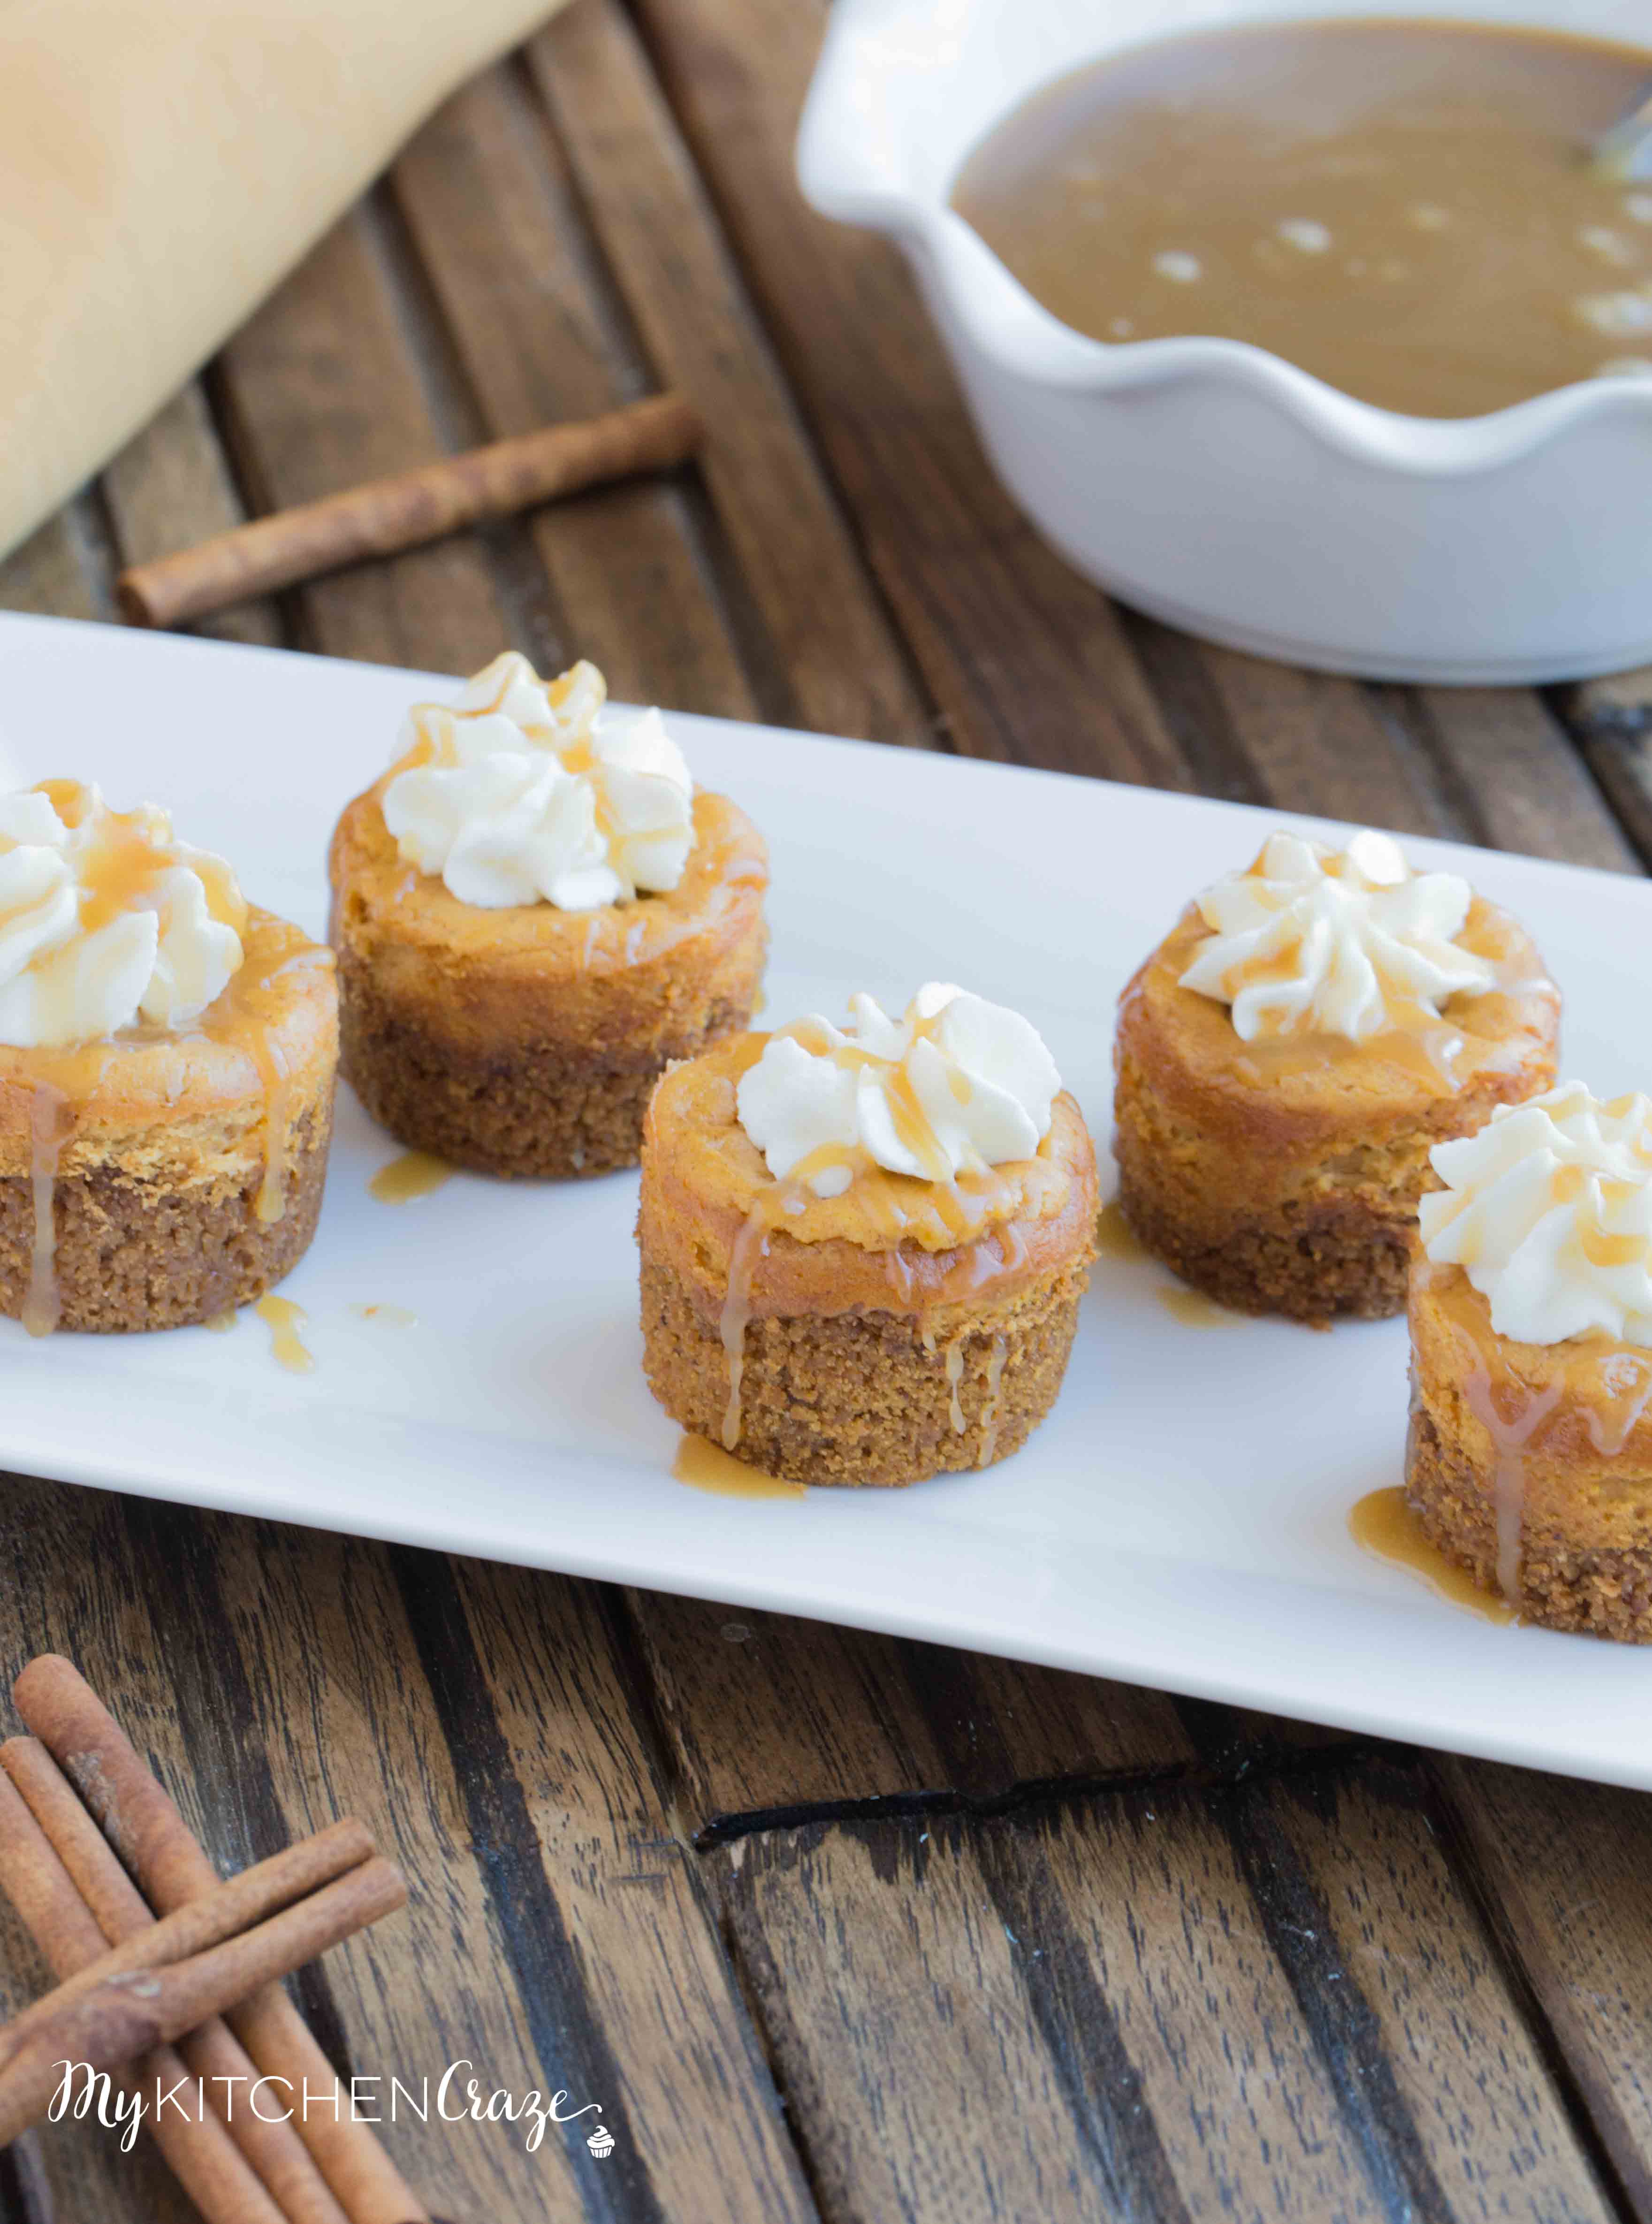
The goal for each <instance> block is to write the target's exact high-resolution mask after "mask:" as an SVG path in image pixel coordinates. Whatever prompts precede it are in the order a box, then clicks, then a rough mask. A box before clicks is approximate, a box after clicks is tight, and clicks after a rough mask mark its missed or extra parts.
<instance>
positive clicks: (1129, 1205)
mask: <svg viewBox="0 0 1652 2224" xmlns="http://www.w3.org/2000/svg"><path fill="white" fill-rule="evenodd" d="M1115 1148H1116V1150H1117V1153H1118V1158H1119V1208H1120V1210H1122V1212H1123V1213H1124V1216H1125V1218H1126V1220H1127V1221H1128V1222H1129V1223H1130V1226H1131V1228H1132V1230H1133V1231H1134V1233H1135V1234H1136V1235H1137V1237H1138V1239H1139V1241H1140V1242H1142V1243H1143V1244H1144V1246H1145V1247H1146V1248H1147V1249H1148V1250H1149V1251H1151V1252H1152V1253H1153V1254H1154V1256H1155V1257H1156V1258H1159V1259H1162V1260H1163V1261H1164V1263H1165V1265H1166V1266H1167V1267H1170V1268H1171V1269H1172V1270H1173V1272H1175V1273H1177V1274H1179V1275H1180V1276H1181V1277H1182V1280H1183V1281H1184V1282H1188V1283H1190V1284H1191V1285H1192V1286H1193V1287H1194V1288H1195V1290H1202V1291H1203V1292H1204V1293H1205V1295H1206V1296H1207V1297H1210V1298H1214V1299H1215V1300H1216V1302H1217V1304H1218V1305H1226V1306H1228V1307H1230V1308H1231V1309H1232V1310H1233V1311H1235V1312H1243V1313H1281V1314H1283V1316H1284V1317H1286V1319H1288V1320H1296V1321H1302V1322H1303V1323H1305V1324H1306V1325H1307V1326H1308V1327H1309V1328H1320V1329H1323V1328H1329V1326H1330V1325H1331V1322H1332V1319H1333V1318H1334V1317H1336V1316H1338V1315H1341V1316H1343V1317H1349V1318H1353V1319H1359V1320H1386V1319H1388V1318H1390V1317H1391V1316H1392V1315H1393V1314H1395V1313H1400V1312H1403V1311H1404V1310H1405V1286H1406V1279H1407V1277H1408V1275H1409V1273H1410V1266H1411V1249H1412V1238H1413V1231H1414V1230H1415V1228H1416V1203H1415V1201H1414V1200H1413V1201H1411V1202H1410V1203H1409V1210H1400V1211H1384V1210H1381V1209H1379V1208H1378V1205H1377V1204H1375V1203H1374V1202H1372V1201H1371V1200H1368V1199H1366V1198H1365V1197H1359V1196H1357V1195H1356V1196H1335V1195H1332V1196H1329V1197H1320V1198H1302V1199H1292V1200H1290V1201H1289V1203H1286V1204H1279V1205H1277V1206H1275V1207H1274V1209H1273V1210H1272V1211H1271V1212H1268V1213H1258V1214H1257V1215H1254V1216H1251V1217H1249V1218H1246V1219H1240V1220H1229V1221H1226V1222H1225V1223H1223V1224H1222V1225H1220V1227H1218V1228H1215V1229H1210V1228H1207V1226H1204V1225H1201V1222H1200V1221H1199V1219H1198V1218H1197V1217H1196V1216H1194V1215H1191V1214H1188V1215H1185V1216H1183V1215H1181V1214H1178V1212H1177V1210H1176V1206H1175V1204H1174V1202H1173V1201H1171V1200H1169V1199H1167V1197H1166V1196H1165V1195H1164V1192H1163V1190H1162V1188H1160V1187H1159V1186H1158V1185H1157V1184H1156V1182H1155V1179H1154V1166H1153V1161H1152V1159H1151V1156H1148V1155H1146V1154H1144V1153H1142V1152H1141V1151H1139V1150H1138V1147H1136V1145H1135V1142H1134V1140H1133V1139H1130V1140H1126V1136H1125V1134H1124V1132H1123V1130H1122V1128H1121V1130H1120V1133H1119V1141H1118V1143H1117V1145H1116V1146H1115Z"/></svg>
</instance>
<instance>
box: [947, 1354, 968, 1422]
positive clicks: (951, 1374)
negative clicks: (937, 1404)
mask: <svg viewBox="0 0 1652 2224" xmlns="http://www.w3.org/2000/svg"><path fill="white" fill-rule="evenodd" d="M963 1371H964V1354H963V1338H962V1336H957V1337H955V1339H954V1340H953V1342H952V1343H949V1345H948V1346H947V1391H948V1394H949V1401H950V1402H949V1418H950V1420H951V1422H952V1433H953V1435H954V1436H955V1437H961V1436H962V1434H963V1432H964V1430H965V1429H966V1427H967V1426H968V1423H967V1422H966V1421H965V1419H964V1409H963V1406H962V1402H961V1400H960V1399H959V1396H958V1385H959V1384H960V1383H961V1382H962V1381H963Z"/></svg>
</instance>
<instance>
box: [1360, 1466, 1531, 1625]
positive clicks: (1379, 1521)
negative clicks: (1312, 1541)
mask: <svg viewBox="0 0 1652 2224" xmlns="http://www.w3.org/2000/svg"><path fill="white" fill-rule="evenodd" d="M1348 1534H1349V1535H1350V1536H1351V1537H1352V1538H1353V1541H1354V1543H1355V1544H1356V1545H1359V1548H1360V1550H1361V1551H1365V1552H1370V1553H1371V1554H1373V1555H1374V1556H1375V1557H1376V1558H1378V1559H1379V1560H1386V1561H1387V1562H1388V1563H1389V1564H1390V1566H1392V1567H1396V1568H1404V1569H1406V1570H1409V1573H1410V1574H1412V1575H1414V1576H1421V1577H1422V1580H1423V1582H1424V1583H1427V1584H1428V1588H1429V1589H1430V1590H1432V1591H1434V1592H1436V1593H1437V1594H1438V1595H1439V1596H1440V1597H1441V1598H1442V1599H1445V1600H1447V1602H1449V1603H1450V1604H1451V1605H1453V1606H1461V1607H1466V1608H1468V1610H1469V1612H1470V1613H1471V1614H1479V1616H1480V1617H1481V1619H1482V1620H1483V1621H1498V1622H1511V1621H1513V1620H1514V1618H1515V1613H1514V1608H1512V1607H1511V1606H1510V1604H1509V1602H1508V1601H1507V1599H1501V1598H1494V1597H1493V1596H1492V1595H1491V1592H1490V1591H1483V1590H1481V1589H1480V1588H1479V1584H1478V1583H1476V1582H1475V1581H1474V1578H1473V1577H1472V1576H1471V1575H1470V1574H1469V1572H1468V1570H1467V1569H1466V1568H1460V1567H1459V1566H1458V1565H1457V1563H1456V1562H1455V1561H1454V1560H1452V1559H1448V1558H1447V1557H1446V1555H1445V1553H1443V1552H1442V1551H1441V1550H1440V1548H1439V1546H1438V1545H1431V1544H1430V1543H1429V1541H1428V1538H1426V1537H1425V1536H1424V1535H1423V1533H1422V1523H1421V1522H1420V1521H1419V1520H1417V1518H1416V1514H1415V1513H1412V1511H1411V1509H1410V1507H1409V1506H1408V1505H1407V1504H1406V1502H1405V1493H1404V1491H1403V1490H1402V1489H1400V1488H1397V1486H1396V1487H1391V1488H1389V1489H1386V1490H1372V1491H1369V1492H1367V1493H1366V1494H1365V1497H1364V1498H1362V1499H1361V1500H1360V1501H1359V1503H1358V1505H1356V1506H1355V1507H1354V1509H1353V1511H1352V1513H1350V1514H1349V1516H1348Z"/></svg>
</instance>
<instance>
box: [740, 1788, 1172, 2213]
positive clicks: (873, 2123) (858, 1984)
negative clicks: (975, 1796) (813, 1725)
mask: <svg viewBox="0 0 1652 2224" xmlns="http://www.w3.org/2000/svg"><path fill="white" fill-rule="evenodd" d="M712 1861H713V1863H714V1866H715V1867H716V1870H717V1871H718V1873H720V1876H721V1880H722V1897H723V1900H724V1905H725V1907H726V1910H727V1915H728V1924H729V1928H730V1930H731V1932H732V1934H733V1937H734V1938H735V1942H736V1945H737V1948H738V1949H739V1951H740V1954H741V1959H742V1962H743V1963H744V1966H745V1968H746V1972H747V1983H748V1985H749V1987H750V1990H751V1993H752V1996H753V2002H754V2006H755V2009H756V2012H757V2015H758V2017H759V2019H760V2022H761V2023H762V2025H763V2026H764V2028H765V2030H766V2031H767V2033H768V2036H769V2040H770V2044H771V2047H772V2050H773V2052H774V2054H775V2056H776V2057H777V2058H778V2059H779V2061H780V2062H781V2063H783V2064H784V2076H785V2094H786V2107H787V2111H788V2113H789V2115H790V2117H791V2123H792V2126H793V2128H794V2130H795V2131H796V2132H797V2133H798V2137H799V2138H800V2139H801V2140H802V2142H803V2145H804V2149H805V2151H806V2152H807V2153H808V2156H809V2158H810V2170H811V2173H812V2175H813V2177H814V2181H815V2183H816V2185H817V2188H818V2189H819V2193H820V2197H821V2205H822V2207H823V2210H824V2211H825V2213H826V2214H827V2215H829V2216H830V2217H832V2218H833V2219H834V2220H835V2224H863V2220H864V2224H885V2220H886V2219H892V2218H896V2217H899V2218H908V2219H913V2220H916V2219H918V2218H930V2217H935V2218H940V2217H944V2218H946V2219H947V2220H948V2224H982V2220H987V2219H993V2220H995V2224H996V2220H1008V2219H1016V2220H1021V2219H1025V2220H1029V2224H1031V2220H1032V2219H1035V2218H1038V2219H1043V2218H1057V2217H1079V2216H1101V2215H1108V2216H1111V2215H1120V2214H1122V2215H1141V2216H1143V2217H1144V2218H1147V2217H1151V2218H1152V2219H1154V2220H1155V2224H1157V2220H1158V2219H1159V2218H1160V2217H1161V2216H1163V2219H1164V2224H1172V2215H1173V2212H1165V2211H1163V2210H1160V2209H1158V2208H1153V2207H1148V2206H1143V2207H1140V2208H1124V2207H1122V2205H1119V2206H1113V2205H1111V2204H1109V2203H1108V2202H1107V2201H1106V2200H1105V2198H1104V2197H1103V2195H1102V2191H1101V2187H1100V2184H1099V2183H1098V2180H1099V2179H1100V2171H1099V2170H1098V2168H1097V2165H1096V2161H1095V2158H1094V2157H1093V2155H1092V2154H1091V2152H1090V2151H1088V2145H1087V2142H1086V2139H1085V2138H1084V2135H1083V2132H1082V2130H1081V2126H1079V2124H1078V2123H1076V2122H1075V2120H1074V2117H1073V2113H1072V2112H1071V2109H1070V2107H1069V2102H1068V2096H1067V2094H1066V2093H1065V2092H1064V2090H1063V2089H1062V2078H1061V2076H1060V2074H1059V2071H1058V2069H1057V2065H1056V2063H1055V2062H1054V2061H1053V2060H1052V2058H1051V2057H1050V2050H1049V2049H1048V2048H1047V2046H1046V2045H1045V2044H1044V2040H1043V2038H1042V2037H1041V2035H1040V2033H1039V2031H1038V2030H1037V2026H1036V2025H1035V2023H1034V2022H1033V2020H1032V2019H1031V2016H1030V2015H1029V2013H1028V2007H1027V2001H1026V1999H1025V1993H1024V1991H1023V1987H1022V1983H1021V1977H1020V1965H1019V1963H1018V1955H1017V1951H1016V1949H1015V1948H1014V1946H1013V1945H1012V1943H1011V1941H1010V1939H1009V1937H1008V1936H1007V1935H1006V1930H1005V1927H1004V1924H1003V1921H1002V1918H1000V1917H999V1914H998V1912H997V1911H996V1909H995V1907H994V1905H993V1899H992V1896H991V1892H990V1890H989V1887H988V1883H987V1877H986V1874H985V1873H984V1871H983V1870H982V1868H981V1866H980V1861H979V1859H978V1858H977V1855H976V1852H975V1848H974V1838H973V1835H972V1834H971V1833H970V1832H969V1831H968V1830H965V1829H962V1828H961V1827H960V1826H959V1825H958V1824H957V1823H952V1822H945V1821H941V1820H936V1821H935V1822H933V1823H922V1822H918V1821H911V1822H907V1823H849V1824H841V1825H820V1824H817V1825H814V1826H812V1827H810V1828H808V1829H800V1830H786V1831H776V1832H772V1833H770V1834H767V1835H763V1836H760V1837H752V1838H743V1839H741V1840H740V1841H739V1842H737V1843H735V1845H734V1846H731V1847H729V1848H727V1849H725V1850H724V1851H723V1852H722V1853H719V1854H716V1855H714V1856H712Z"/></svg>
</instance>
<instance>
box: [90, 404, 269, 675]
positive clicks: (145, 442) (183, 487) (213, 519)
mask: <svg viewBox="0 0 1652 2224" xmlns="http://www.w3.org/2000/svg"><path fill="white" fill-rule="evenodd" d="M102 484H103V493H104V502H106V504H107V505H108V509H109V515H110V523H111V525H112V526H113V528H114V531H115V534H116V538H117V540H118V542H119V544H120V558H121V562H122V564H123V565H127V564H143V563H148V561H149V560H150V559H152V558H154V557H156V556H167V555H170V554H171V553H173V550H174V549H179V548H188V547H192V546H193V544H194V543H195V542H196V541H198V540H205V539H206V538H207V537H208V535H209V534H214V533H225V532H228V531H229V530H230V528H231V527H232V526H236V525H240V524H243V522H244V521H245V519H246V515H247V511H246V508H245V505H244V504H243V502H242V500H241V498H240V496H239V493H238V492H237V490H236V485H235V483H234V479H233V477H232V476H231V473H230V465H229V461H228V458H226V457H225V455H224V450H223V447H222V445H221V444H220V443H219V440H218V433H217V431H216V429H215V427H214V426H213V423H212V418H211V411H210V409H209V408H208V407H207V401H206V395H205V392H204V390H203V389H202V387H201V384H200V382H199V380H192V382H190V384H189V385H187V386H186V387H185V388H184V389H183V391H182V392H181V393H180V394H177V395H173V399H172V400H171V401H169V402H168V403H167V406H166V408H164V409H163V410H162V411H161V414H160V415H159V416H158V417H156V418H155V419H154V420H153V422H152V423H150V424H148V425H146V426H144V427H143V430H142V432H141V433H136V434H134V436H133V438H132V439H130V440H129V441H128V442H127V444H126V445H125V447H123V449H122V450H121V452H120V453H119V455H117V457H116V458H114V460H113V461H112V462H111V463H110V465H109V467H108V469H107V470H106V471H104V475H103V481H102ZM189 630H190V631H192V632H195V633H203V634H208V635H212V636H214V637H215V638H216V639H218V640H219V641H253V642H255V643H258V644H260V645H262V647H265V648H279V647H281V645H282V643H283V642H284V641H285V638H286V635H285V631H284V629H283V627H282V625H281V614H280V612H279V610H277V608H276V606H275V604H274V602H273V601H271V600H268V599H260V600H258V601H255V602H248V603H242V604H240V605H238V606H237V607H235V608H231V609H230V610H217V611H214V612H212V613H211V615H210V616H206V617H204V618H200V619H198V620H197V621H196V622H195V623H194V624H193V625H192V627H191V628H190V629H189Z"/></svg>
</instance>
